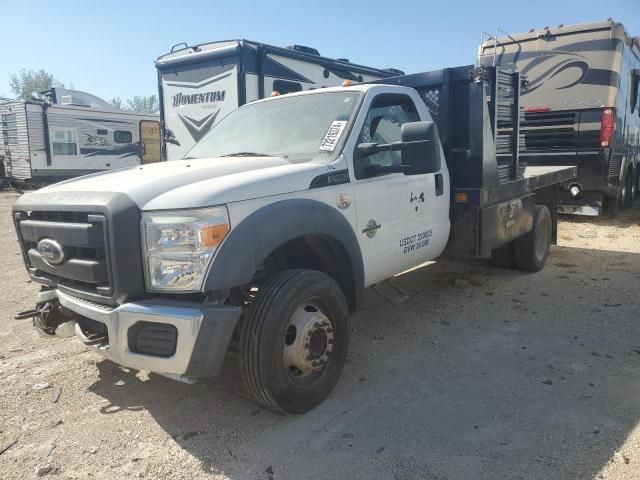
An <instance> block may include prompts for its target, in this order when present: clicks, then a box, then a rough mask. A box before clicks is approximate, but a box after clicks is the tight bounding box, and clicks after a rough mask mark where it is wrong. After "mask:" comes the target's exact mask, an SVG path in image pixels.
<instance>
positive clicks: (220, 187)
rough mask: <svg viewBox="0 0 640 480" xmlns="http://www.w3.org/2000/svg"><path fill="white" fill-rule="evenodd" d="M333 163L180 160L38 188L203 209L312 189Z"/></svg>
mask: <svg viewBox="0 0 640 480" xmlns="http://www.w3.org/2000/svg"><path fill="white" fill-rule="evenodd" d="M328 169H329V167H328V166H327V165H324V164H318V163H299V164H293V163H290V162H288V161H286V160H285V159H283V158H280V157H227V158H206V159H194V160H176V161H169V162H160V163H154V164H150V165H142V166H137V167H131V168H123V169H120V170H114V171H110V172H101V173H95V174H91V175H87V176H84V177H80V178H76V179H72V180H67V181H64V182H60V183H56V184H55V185H51V186H48V187H45V188H43V189H40V190H38V191H37V192H34V193H33V194H32V195H38V194H39V193H64V192H87V191H91V192H119V193H124V194H126V195H127V196H128V197H129V198H131V199H132V200H133V201H134V202H135V203H136V204H137V205H138V206H139V207H140V209H141V210H161V209H173V208H198V207H202V206H209V205H218V204H222V203H231V202H237V201H241V200H249V199H253V198H259V197H264V196H269V195H278V194H286V193H291V192H296V191H301V190H307V189H308V188H309V185H310V183H311V180H312V179H313V178H314V177H315V176H317V175H319V174H321V173H324V172H327V170H328Z"/></svg>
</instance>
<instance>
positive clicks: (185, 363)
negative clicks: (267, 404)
mask: <svg viewBox="0 0 640 480" xmlns="http://www.w3.org/2000/svg"><path fill="white" fill-rule="evenodd" d="M51 292H54V293H53V294H52V293H51ZM42 294H46V295H47V297H53V295H55V297H56V298H57V302H59V305H60V307H62V308H61V311H62V312H71V313H72V318H73V320H72V325H69V324H68V322H62V323H60V324H59V325H57V326H46V325H45V329H44V331H45V333H47V334H48V335H51V334H58V330H60V334H59V335H58V336H68V334H69V332H70V327H71V326H72V327H73V328H74V333H75V335H76V336H77V337H78V338H79V339H80V340H81V341H82V342H83V343H84V344H85V345H87V346H88V347H89V348H91V349H92V350H94V351H96V352H98V353H99V354H100V355H102V356H103V357H105V358H107V359H109V360H111V361H113V362H115V363H117V364H119V365H122V366H125V367H131V368H135V369H138V370H149V371H152V372H156V373H159V374H161V375H165V376H167V377H170V378H173V379H176V380H180V381H186V382H190V381H193V380H195V379H198V378H206V377H212V376H215V375H216V374H217V373H218V372H219V371H220V368H221V367H222V363H223V362H224V358H225V355H226V352H227V348H228V346H229V342H230V341H231V336H232V334H233V331H234V329H235V326H236V324H237V322H238V320H239V318H240V314H241V309H240V308H238V307H232V306H227V305H203V304H200V303H193V302H182V301H175V300H166V299H152V300H143V301H139V302H131V303H125V304H123V305H120V306H118V307H115V308H112V307H108V306H105V305H100V304H97V303H93V302H89V301H87V300H82V299H80V298H77V297H74V296H72V295H69V294H67V293H64V292H62V291H60V290H50V291H47V292H41V295H42ZM39 300H41V299H40V296H39ZM48 300H49V301H52V300H54V299H53V298H48ZM38 305H40V303H39V304H38ZM38 318H41V317H37V316H36V317H34V325H35V326H36V327H37V328H38V329H39V330H43V327H42V324H41V322H39V321H38ZM52 328H53V330H52Z"/></svg>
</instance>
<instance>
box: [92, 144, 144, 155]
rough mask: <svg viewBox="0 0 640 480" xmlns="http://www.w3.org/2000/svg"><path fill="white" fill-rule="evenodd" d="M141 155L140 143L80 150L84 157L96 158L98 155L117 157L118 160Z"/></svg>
mask: <svg viewBox="0 0 640 480" xmlns="http://www.w3.org/2000/svg"><path fill="white" fill-rule="evenodd" d="M139 153H140V144H139V143H137V142H136V143H129V144H127V145H120V146H117V147H111V148H95V147H92V148H80V155H82V156H83V157H95V156H97V155H117V156H118V158H125V157H131V156H136V155H138V154H139Z"/></svg>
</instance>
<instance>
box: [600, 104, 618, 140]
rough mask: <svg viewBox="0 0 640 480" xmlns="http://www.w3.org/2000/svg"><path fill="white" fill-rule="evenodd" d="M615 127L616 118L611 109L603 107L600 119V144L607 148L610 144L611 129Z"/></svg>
mask: <svg viewBox="0 0 640 480" xmlns="http://www.w3.org/2000/svg"><path fill="white" fill-rule="evenodd" d="M615 128H616V118H615V115H614V114H613V109H611V108H605V109H604V110H602V119H601V120H600V146H601V147H602V148H607V147H610V146H611V139H612V138H613V131H614V130H615Z"/></svg>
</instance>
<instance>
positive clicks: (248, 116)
mask: <svg viewBox="0 0 640 480" xmlns="http://www.w3.org/2000/svg"><path fill="white" fill-rule="evenodd" d="M360 97H361V93H359V92H318V93H317V94H316V93H313V94H307V95H294V96H290V97H289V96H281V97H278V98H274V99H273V100H267V101H265V102H258V103H253V104H248V105H245V106H244V107H242V108H239V109H238V110H235V111H233V112H231V113H230V114H229V115H227V116H226V117H225V118H224V119H223V120H222V121H220V123H219V124H218V125H216V126H215V127H214V128H213V129H212V130H211V131H210V132H209V133H208V134H207V136H206V137H204V138H203V139H202V140H200V142H198V143H197V144H196V145H195V146H194V147H193V149H191V151H190V152H189V153H188V154H187V156H186V157H185V158H212V157H223V156H226V157H234V156H235V157H242V156H280V157H284V158H286V159H287V160H288V161H290V162H295V163H298V162H306V161H314V160H315V161H327V162H328V161H332V160H333V159H334V158H335V156H336V155H337V154H338V153H339V152H340V148H339V146H340V145H341V143H342V141H344V138H342V137H346V135H343V134H344V133H345V132H346V131H347V127H348V125H349V123H350V121H351V120H352V117H353V114H354V112H355V111H356V107H357V105H358V104H359V100H360Z"/></svg>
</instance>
